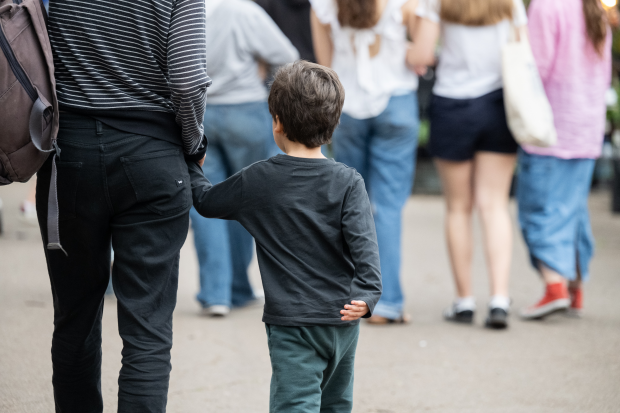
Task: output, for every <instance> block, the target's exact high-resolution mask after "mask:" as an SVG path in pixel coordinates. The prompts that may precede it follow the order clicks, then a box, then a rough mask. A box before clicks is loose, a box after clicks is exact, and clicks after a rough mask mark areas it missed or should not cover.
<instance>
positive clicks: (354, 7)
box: [336, 0, 380, 29]
mask: <svg viewBox="0 0 620 413" xmlns="http://www.w3.org/2000/svg"><path fill="white" fill-rule="evenodd" d="M336 1H337V3H338V22H340V25H341V26H342V27H352V28H354V29H369V28H371V27H373V26H374V25H376V24H377V22H378V21H379V17H380V16H379V12H378V10H377V6H378V4H377V3H378V0H336Z"/></svg>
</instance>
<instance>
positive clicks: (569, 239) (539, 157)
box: [517, 0, 611, 319]
mask: <svg viewBox="0 0 620 413" xmlns="http://www.w3.org/2000/svg"><path fill="white" fill-rule="evenodd" d="M528 18H529V25H528V27H529V33H530V39H531V45H532V51H533V53H534V57H535V59H536V63H537V65H538V70H539V72H540V76H541V78H542V81H543V85H544V87H545V91H546V93H547V96H548V98H549V102H550V104H551V107H552V109H553V115H554V120H555V126H556V129H557V132H558V142H557V144H556V145H554V146H552V147H549V148H540V147H534V146H524V147H523V148H522V150H521V151H520V154H519V179H518V184H517V199H518V204H519V221H520V224H521V229H522V232H523V237H524V238H525V242H526V244H527V246H528V248H529V251H530V256H531V260H532V264H533V265H534V267H535V268H536V269H537V270H538V271H539V272H540V274H541V276H542V279H543V280H544V282H545V284H546V291H545V295H544V297H543V298H542V299H541V300H540V301H539V302H538V303H536V304H535V305H532V306H530V307H528V308H526V309H524V310H523V311H522V312H521V315H522V317H523V318H525V319H538V318H543V317H545V316H547V315H549V314H551V313H554V312H556V311H566V310H567V309H570V310H571V311H572V312H574V313H578V312H579V311H580V310H581V308H582V289H581V283H582V281H584V280H586V279H587V278H588V275H589V272H588V267H589V263H590V260H591V258H592V255H593V252H594V240H593V237H592V231H591V228H590V218H589V213H588V203H587V202H588V194H589V190H590V184H591V181H592V173H593V170H594V160H595V159H596V158H597V157H598V156H599V155H600V154H601V148H602V142H603V135H604V128H605V111H606V107H605V98H604V97H605V92H606V90H607V88H608V87H609V85H610V79H611V31H610V29H609V27H608V22H607V17H606V13H605V11H604V9H603V7H602V5H601V2H600V0H533V1H532V3H531V5H530V9H529V16H528Z"/></svg>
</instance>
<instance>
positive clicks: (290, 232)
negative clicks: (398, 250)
mask: <svg viewBox="0 0 620 413" xmlns="http://www.w3.org/2000/svg"><path fill="white" fill-rule="evenodd" d="M188 167H189V171H190V176H191V179H192V195H193V199H194V206H195V207H196V210H197V211H198V212H199V213H200V214H201V215H203V216H205V217H208V218H220V219H230V220H236V221H239V222H240V223H241V224H242V225H243V226H244V227H245V228H246V229H247V230H248V232H249V233H250V234H252V236H253V237H254V239H255V240H256V250H257V255H258V264H259V266H260V271H261V276H262V280H263V288H264V290H265V309H264V313H263V321H264V322H265V323H268V324H275V325H282V326H313V325H351V324H356V323H358V322H359V320H356V321H353V322H351V321H342V320H341V319H340V318H341V317H342V315H341V314H340V311H341V310H343V309H344V305H345V304H350V303H351V300H361V301H364V302H366V304H368V308H369V309H370V312H369V313H368V314H367V315H366V317H368V316H370V314H372V312H373V310H374V307H375V304H376V303H377V301H378V300H379V297H380V296H381V270H380V267H379V249H378V246H377V236H376V232H375V225H374V221H373V217H372V211H371V207H370V201H369V200H368V194H367V193H366V188H365V186H364V180H363V179H362V177H361V176H360V175H359V174H358V173H357V172H356V171H355V170H354V169H352V168H349V167H347V166H345V165H343V164H341V163H337V162H334V161H333V160H330V159H308V158H295V157H291V156H287V155H278V156H275V157H273V158H271V159H268V160H266V161H261V162H257V163H255V164H253V165H251V166H249V167H247V168H245V169H243V170H241V171H240V172H238V173H237V174H235V175H233V176H232V177H230V178H229V179H227V180H226V181H224V182H222V183H220V184H217V185H215V186H213V185H211V183H210V182H209V181H208V180H207V179H206V178H205V177H204V175H203V173H202V170H201V169H200V167H199V166H198V165H197V164H195V163H193V162H188Z"/></svg>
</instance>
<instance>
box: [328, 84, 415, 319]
mask: <svg viewBox="0 0 620 413" xmlns="http://www.w3.org/2000/svg"><path fill="white" fill-rule="evenodd" d="M419 124H420V122H419V118H418V102H417V97H416V94H415V93H414V92H412V93H408V94H406V95H399V96H393V97H392V98H391V99H390V102H389V104H388V106H387V108H386V109H385V110H384V111H383V113H381V114H380V115H379V116H377V117H374V118H370V119H355V118H352V117H351V116H348V115H346V114H343V115H342V117H341V119H340V126H338V128H337V129H336V131H335V133H334V139H333V149H334V156H335V158H336V160H337V161H338V162H342V163H344V164H345V165H348V166H350V167H353V168H355V169H356V170H357V171H358V172H359V173H360V174H361V175H362V177H363V178H364V181H365V182H366V189H367V191H368V196H369V197H370V202H371V204H372V207H373V214H374V218H375V226H376V228H377V240H378V243H379V255H380V257H381V275H382V281H383V295H382V296H381V300H379V303H378V304H377V306H376V307H375V314H376V315H379V316H383V317H387V318H392V319H394V318H398V317H400V316H401V315H402V313H403V301H404V300H403V292H402V288H401V284H400V254H401V245H400V244H401V215H402V209H403V206H404V205H405V202H406V201H407V198H408V197H409V195H410V194H411V187H412V185H413V174H414V169H415V152H416V148H417V141H418V128H419Z"/></svg>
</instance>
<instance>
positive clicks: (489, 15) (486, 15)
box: [440, 0, 514, 26]
mask: <svg viewBox="0 0 620 413" xmlns="http://www.w3.org/2000/svg"><path fill="white" fill-rule="evenodd" d="M513 9H514V1H513V0H441V13H440V16H441V20H443V21H445V22H448V23H456V24H464V25H466V26H489V25H492V24H496V23H499V22H501V21H502V20H505V19H512V13H513Z"/></svg>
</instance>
